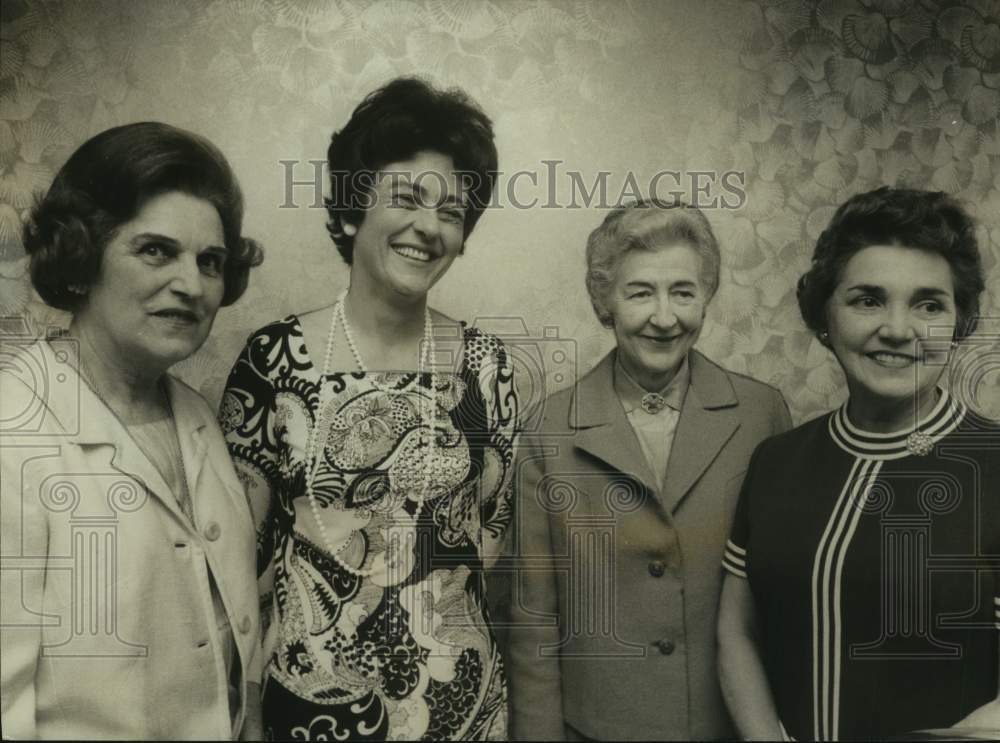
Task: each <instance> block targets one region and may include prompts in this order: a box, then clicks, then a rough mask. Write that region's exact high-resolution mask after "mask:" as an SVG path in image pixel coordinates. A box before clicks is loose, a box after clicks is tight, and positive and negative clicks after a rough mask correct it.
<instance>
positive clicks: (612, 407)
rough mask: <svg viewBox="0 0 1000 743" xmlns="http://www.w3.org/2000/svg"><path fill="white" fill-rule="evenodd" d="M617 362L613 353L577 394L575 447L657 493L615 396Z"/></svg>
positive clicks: (572, 410)
mask: <svg viewBox="0 0 1000 743" xmlns="http://www.w3.org/2000/svg"><path fill="white" fill-rule="evenodd" d="M614 361H615V352H614V350H612V351H611V352H610V353H609V354H608V355H607V356H605V357H604V358H603V359H602V360H601V361H600V363H598V364H597V366H595V367H594V368H593V369H591V370H590V371H589V372H588V373H587V374H586V375H584V377H583V378H582V379H580V381H579V382H578V383H577V385H576V388H575V389H574V390H573V398H572V400H571V402H570V413H569V424H570V427H571V428H576V429H577V430H576V436H575V438H574V445H575V446H576V447H577V448H579V449H581V450H583V451H585V452H587V453H588V454H590V455H591V456H593V457H597V458H598V459H600V460H601V461H602V462H605V463H606V464H609V465H610V466H612V467H614V468H615V469H616V470H618V471H619V472H621V473H622V474H625V475H629V476H631V477H633V478H635V479H636V480H638V481H639V482H641V483H642V484H643V485H644V486H645V487H646V488H647V489H648V490H649V491H650V492H652V493H656V492H657V491H656V480H655V478H654V477H653V473H652V472H651V471H650V469H649V465H648V464H647V463H646V457H645V456H643V453H642V447H641V446H640V445H639V439H638V438H637V437H636V434H635V431H634V430H633V429H632V424H630V423H629V422H628V418H626V417H625V408H623V407H622V404H621V401H620V400H619V399H618V395H616V394H615V390H614V384H613V381H614V380H613V377H612V374H613V373H614V372H613V370H614Z"/></svg>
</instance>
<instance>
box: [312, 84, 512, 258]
mask: <svg viewBox="0 0 1000 743" xmlns="http://www.w3.org/2000/svg"><path fill="white" fill-rule="evenodd" d="M422 150H427V151H432V152H438V153H441V154H443V155H447V156H449V157H450V158H451V160H452V162H453V163H454V166H455V170H456V171H458V172H459V173H460V174H461V177H462V178H463V180H464V181H465V185H466V186H467V189H468V190H467V192H466V196H467V199H468V205H467V208H466V212H465V224H464V229H463V232H464V236H465V237H466V238H468V236H469V233H471V232H472V229H473V227H475V226H476V222H478V221H479V218H480V217H481V216H482V213H483V210H484V209H485V208H486V206H488V205H489V203H490V198H491V197H492V195H493V185H494V182H495V180H496V170H497V148H496V144H495V143H494V141H493V123H492V122H491V121H490V119H489V117H488V116H487V115H486V114H485V113H483V111H482V110H481V109H480V108H479V106H478V105H476V103H475V102H473V101H472V100H471V99H470V98H469V97H468V96H467V95H466V94H465V93H464V92H463V91H461V90H459V89H457V88H452V89H449V90H438V89H436V88H434V87H433V86H431V85H430V84H428V83H426V82H424V81H423V80H420V79H418V78H412V77H402V78H397V79H395V80H393V81H392V82H390V83H388V84H387V85H385V86H384V87H381V88H379V89H378V90H375V91H373V92H372V93H369V94H368V96H367V97H366V98H365V99H364V100H363V101H362V102H361V104H360V105H359V106H358V107H357V108H356V109H354V113H353V114H351V118H350V120H349V121H348V122H347V124H346V125H345V126H344V128H343V129H341V130H340V131H337V132H334V133H333V137H331V139H330V147H329V149H328V150H327V155H326V158H327V165H328V166H329V169H330V194H331V195H330V197H328V198H327V199H325V203H326V210H327V214H328V215H329V220H328V221H327V225H326V229H327V231H328V232H329V233H330V237H331V239H332V240H333V242H334V244H335V245H336V246H337V251H338V252H339V253H340V255H341V257H343V259H344V260H345V261H346V262H347V264H348V265H350V264H351V262H352V261H353V259H354V236H353V235H348V234H346V233H345V232H344V223H345V222H347V223H350V224H352V225H354V226H358V225H360V224H361V222H362V220H363V219H364V213H365V207H366V206H367V205H368V204H369V201H370V194H371V190H372V189H373V188H374V186H375V183H376V181H377V171H378V170H379V169H380V168H384V167H385V166H386V165H388V164H390V163H394V162H399V161H401V160H409V159H411V158H412V157H413V156H414V155H416V154H417V153H418V152H420V151H422ZM464 249H465V246H464V244H463V246H462V250H463V251H464Z"/></svg>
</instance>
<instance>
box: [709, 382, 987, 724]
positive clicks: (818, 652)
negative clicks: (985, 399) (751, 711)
mask: <svg viewBox="0 0 1000 743" xmlns="http://www.w3.org/2000/svg"><path fill="white" fill-rule="evenodd" d="M917 430H918V431H919V432H922V434H923V436H920V438H922V439H923V441H922V443H923V444H924V445H925V446H924V447H923V451H926V453H916V454H915V453H912V452H911V451H910V449H909V448H908V447H907V439H908V433H909V432H904V433H901V434H882V435H879V434H869V433H866V432H863V431H860V430H858V429H857V428H855V427H854V426H852V425H851V423H850V421H849V420H848V418H847V412H846V406H845V407H843V408H841V409H839V410H837V411H835V412H833V413H830V414H828V415H825V416H821V417H819V418H817V419H815V420H812V421H810V422H808V423H805V424H804V425H802V426H799V427H798V428H795V429H793V430H791V431H789V432H787V433H784V434H782V435H780V436H776V437H774V438H771V439H768V440H767V441H765V442H764V443H763V444H761V445H760V446H759V447H758V448H757V451H756V452H755V453H754V457H753V459H752V460H751V464H750V468H749V470H748V472H747V477H746V480H745V482H744V485H743V491H742V493H741V495H740V503H739V506H738V508H737V512H736V519H735V522H734V526H733V531H732V536H731V539H730V541H729V543H728V545H727V548H726V555H725V558H724V566H725V568H726V569H727V570H728V571H729V572H731V573H733V574H735V575H738V576H740V577H743V578H747V579H748V580H749V581H750V588H751V590H752V592H753V596H754V601H755V604H756V608H757V612H758V620H759V625H760V627H761V640H760V641H761V652H762V655H763V659H764V665H765V668H766V671H767V676H768V680H769V681H770V685H771V691H772V693H773V695H774V700H775V704H776V706H777V710H778V714H779V717H780V718H781V722H782V725H783V727H784V729H785V731H786V732H787V734H788V735H790V736H792V737H793V738H795V739H798V740H808V739H815V740H837V739H852V738H881V737H885V736H889V735H900V734H903V733H906V732H907V731H914V730H921V729H926V728H940V727H947V726H950V725H953V724H955V723H956V722H958V721H959V720H960V719H962V718H963V717H964V716H966V715H967V714H969V713H970V712H971V711H972V710H974V709H976V708H977V707H979V706H980V705H983V704H985V703H986V702H988V701H990V700H991V699H993V698H995V697H996V695H997V684H998V679H997V666H998V657H1000V656H998V654H1000V648H998V632H997V629H998V628H1000V427H998V426H997V424H996V423H993V422H987V421H984V420H982V419H979V418H977V417H976V416H975V415H974V414H972V413H970V412H969V411H967V410H966V408H965V407H964V406H962V405H961V404H959V403H958V402H956V401H955V400H954V398H952V397H951V396H950V395H948V393H946V392H942V394H941V398H940V400H939V402H938V404H937V405H936V406H935V409H934V410H933V411H932V412H931V414H930V415H929V416H928V417H927V418H925V419H924V420H923V421H921V422H920V423H919V425H918V426H917ZM918 436H919V434H918ZM911 441H912V439H911ZM918 448H919V447H918Z"/></svg>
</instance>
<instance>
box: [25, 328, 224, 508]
mask: <svg viewBox="0 0 1000 743" xmlns="http://www.w3.org/2000/svg"><path fill="white" fill-rule="evenodd" d="M50 344H51V345H54V346H57V347H59V349H60V350H63V351H65V352H67V353H71V354H72V355H73V356H74V357H75V356H76V350H75V345H74V344H75V342H73V341H69V340H55V339H54V340H51V341H49V342H48V343H40V344H39V345H40V346H41V347H42V349H43V350H42V353H43V354H44V355H45V356H47V362H48V363H49V365H50V368H60V369H63V370H65V371H66V373H67V375H71V378H70V380H69V382H68V383H67V384H66V385H64V387H63V389H66V390H70V391H71V392H72V393H73V394H55V395H49V396H48V397H47V399H46V400H45V403H46V406H47V407H48V408H49V410H51V411H52V413H53V415H54V416H55V418H56V420H58V421H60V422H65V421H73V420H76V421H78V425H77V426H75V427H73V428H76V432H75V433H71V434H69V435H68V436H67V438H68V439H69V441H71V442H73V443H75V444H77V445H80V446H83V447H95V448H96V449H97V450H102V449H103V450H104V451H105V455H106V457H105V455H102V459H101V461H102V463H103V464H106V465H108V466H110V467H112V468H113V469H115V470H117V471H119V472H121V473H122V474H123V475H127V476H128V477H131V478H132V479H134V480H136V481H138V482H139V483H141V484H142V485H143V486H144V487H145V488H146V490H147V491H148V492H149V493H150V494H151V495H152V496H153V497H155V498H157V499H158V500H160V501H161V502H162V503H163V505H164V506H165V507H166V508H167V509H168V510H169V511H171V512H172V513H173V514H174V515H175V516H177V517H179V518H180V519H181V520H182V521H184V522H186V521H187V517H186V516H184V513H183V511H182V510H181V508H180V506H179V504H178V503H177V499H176V498H175V497H174V495H173V493H172V492H171V491H170V488H169V487H167V483H166V482H165V481H164V479H163V476H162V475H161V474H160V471H159V470H158V469H156V467H155V466H154V465H153V463H152V462H150V461H149V458H148V457H147V456H146V455H145V454H144V453H143V451H142V449H140V448H139V446H138V445H137V444H136V443H135V441H134V440H133V439H132V437H131V436H129V433H128V431H127V430H126V429H125V426H124V425H122V423H121V421H119V420H118V418H117V417H116V416H115V414H114V413H112V412H111V409H110V408H108V406H107V405H105V404H104V401H103V400H101V399H100V398H99V397H98V396H97V395H96V394H95V393H94V391H93V390H92V389H91V388H90V385H89V384H87V383H86V382H85V381H84V380H83V378H82V377H80V375H79V374H78V373H77V372H76V370H75V364H73V365H69V364H65V363H62V362H59V361H57V359H56V357H55V354H54V353H53V351H52V348H50ZM53 365H57V366H53ZM167 394H168V395H170V402H171V405H172V406H173V408H174V419H175V425H176V426H177V435H178V438H179V440H180V447H181V455H182V457H183V460H184V469H185V472H186V473H187V478H188V489H189V491H190V492H191V493H194V485H195V483H196V482H197V476H198V475H199V474H200V472H201V467H202V463H203V462H204V459H205V456H204V446H203V445H201V444H199V442H200V440H201V436H200V433H201V429H202V428H204V426H205V423H204V421H200V420H198V418H197V415H196V414H194V413H193V410H194V408H193V406H192V405H190V400H189V399H188V396H189V395H192V394H194V393H192V392H190V391H189V390H187V388H185V387H184V385H183V384H182V383H180V382H178V381H177V380H176V379H174V378H173V377H171V376H170V375H169V374H168V375H167ZM70 430H72V429H70ZM95 456H96V452H95Z"/></svg>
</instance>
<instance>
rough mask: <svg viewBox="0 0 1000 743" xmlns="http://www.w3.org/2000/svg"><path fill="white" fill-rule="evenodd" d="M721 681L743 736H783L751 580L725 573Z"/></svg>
mask: <svg viewBox="0 0 1000 743" xmlns="http://www.w3.org/2000/svg"><path fill="white" fill-rule="evenodd" d="M718 637H719V681H720V682H721V685H722V696H723V698H724V699H725V700H726V706H727V707H729V713H730V714H731V715H732V718H733V722H734V723H735V724H736V729H737V730H738V732H739V734H740V737H741V738H743V739H744V740H782V739H783V737H784V736H783V734H782V729H781V722H780V720H779V719H778V711H777V709H776V708H775V706H774V697H773V696H772V695H771V687H770V684H769V683H768V680H767V673H766V672H765V670H764V662H763V660H762V659H761V656H760V649H759V646H758V640H757V638H758V634H757V612H756V607H755V606H754V600H753V594H752V593H751V592H750V584H749V583H748V582H747V581H746V579H744V578H737V577H736V576H735V575H732V574H729V573H727V574H726V577H725V578H724V579H723V583H722V597H721V600H720V603H719V624H718Z"/></svg>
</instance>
